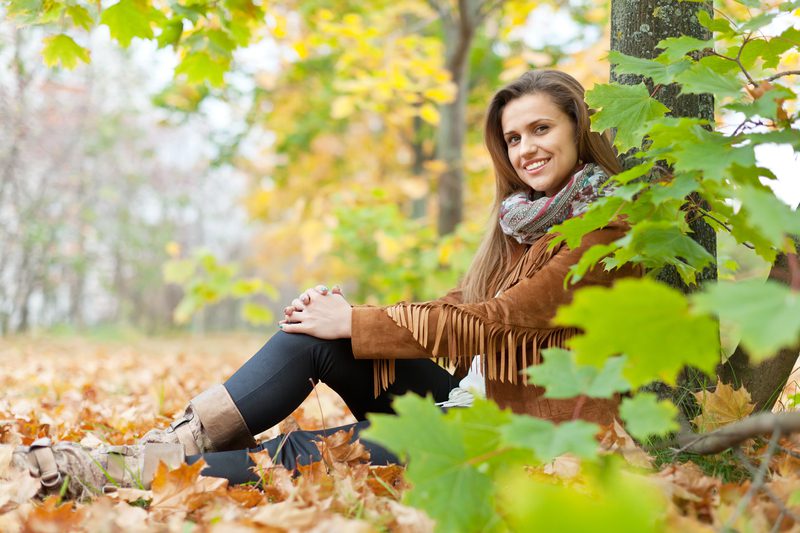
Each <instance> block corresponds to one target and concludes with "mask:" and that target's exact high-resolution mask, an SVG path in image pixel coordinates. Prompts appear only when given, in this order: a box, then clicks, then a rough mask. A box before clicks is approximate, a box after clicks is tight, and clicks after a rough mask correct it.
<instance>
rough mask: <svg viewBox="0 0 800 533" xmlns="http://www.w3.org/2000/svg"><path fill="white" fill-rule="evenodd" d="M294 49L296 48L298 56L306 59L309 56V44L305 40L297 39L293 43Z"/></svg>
mask: <svg viewBox="0 0 800 533" xmlns="http://www.w3.org/2000/svg"><path fill="white" fill-rule="evenodd" d="M292 49H294V51H295V53H296V54H297V57H298V58H300V59H306V58H307V57H308V46H306V43H304V42H303V41H297V42H296V43H294V44H293V45H292Z"/></svg>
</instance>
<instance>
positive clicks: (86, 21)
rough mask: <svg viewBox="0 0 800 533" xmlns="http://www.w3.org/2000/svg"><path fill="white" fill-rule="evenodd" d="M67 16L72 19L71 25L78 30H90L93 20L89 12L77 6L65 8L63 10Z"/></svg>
mask: <svg viewBox="0 0 800 533" xmlns="http://www.w3.org/2000/svg"><path fill="white" fill-rule="evenodd" d="M65 11H66V13H67V15H69V18H71V19H72V23H73V24H75V26H78V27H79V28H83V29H84V30H90V29H92V25H93V24H94V18H92V15H90V14H89V12H88V11H87V10H86V9H85V8H84V7H81V6H79V5H73V6H67V7H66V8H65Z"/></svg>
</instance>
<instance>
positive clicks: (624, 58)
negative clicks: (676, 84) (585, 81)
mask: <svg viewBox="0 0 800 533" xmlns="http://www.w3.org/2000/svg"><path fill="white" fill-rule="evenodd" d="M608 60H609V61H610V62H611V63H612V64H613V65H615V66H614V71H615V72H617V73H622V74H641V75H642V76H645V77H647V78H650V79H652V80H653V82H654V83H662V84H667V83H672V82H673V81H675V76H676V75H677V74H679V73H681V72H683V71H684V70H686V69H687V68H689V67H691V66H692V63H691V62H690V61H686V60H679V59H678V60H666V59H664V60H659V58H656V59H655V60H653V59H644V58H641V57H635V56H629V55H625V54H623V53H622V52H617V51H616V50H612V51H611V52H609V53H608Z"/></svg>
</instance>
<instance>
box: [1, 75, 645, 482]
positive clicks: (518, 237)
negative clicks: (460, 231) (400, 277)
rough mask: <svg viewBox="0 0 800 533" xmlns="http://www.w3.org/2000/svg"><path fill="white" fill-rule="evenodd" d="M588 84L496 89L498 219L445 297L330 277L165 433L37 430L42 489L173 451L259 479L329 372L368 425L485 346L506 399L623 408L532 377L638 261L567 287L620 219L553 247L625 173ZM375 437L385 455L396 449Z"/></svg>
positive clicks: (296, 454)
mask: <svg viewBox="0 0 800 533" xmlns="http://www.w3.org/2000/svg"><path fill="white" fill-rule="evenodd" d="M583 93H584V91H583V87H581V85H580V84H579V83H578V82H577V81H576V80H575V79H574V78H572V77H571V76H569V75H567V74H564V73H562V72H558V71H553V70H541V71H533V72H529V73H527V74H525V75H523V76H522V77H521V78H520V79H518V80H517V81H515V82H513V83H511V84H510V85H508V86H507V87H505V88H503V89H502V90H500V91H499V92H498V93H497V94H496V95H495V97H494V98H493V100H492V102H491V105H490V106H489V110H488V113H487V118H486V129H485V140H486V145H487V147H488V149H489V152H490V154H491V157H492V162H493V164H494V169H495V175H496V198H495V202H494V205H493V210H492V213H493V216H492V221H493V223H492V225H491V228H490V230H489V231H488V233H487V235H486V237H485V239H484V240H483V243H482V245H481V246H480V249H479V250H478V253H477V255H476V257H475V259H474V261H473V263H472V266H471V267H470V269H469V272H468V273H467V275H466V277H465V278H464V280H463V282H462V284H461V286H460V287H459V288H458V289H457V290H454V291H451V292H450V293H448V294H447V295H446V296H445V297H443V298H441V299H439V300H434V301H431V302H424V303H399V304H397V305H394V306H391V307H387V308H381V307H372V306H355V307H351V306H350V304H349V303H347V301H346V300H345V299H344V297H343V296H342V294H341V292H340V291H328V290H327V289H326V288H324V287H321V286H320V287H317V290H309V291H306V292H305V293H303V294H302V295H301V296H300V297H299V298H297V299H296V300H294V301H293V302H292V305H290V306H289V307H287V308H286V309H285V318H284V320H283V321H281V323H280V326H281V329H282V332H279V333H278V334H276V335H275V336H273V337H272V338H271V339H270V340H269V341H268V342H267V344H266V345H265V346H264V347H263V348H262V349H261V350H260V351H259V352H258V353H256V354H255V355H254V356H253V357H252V358H251V359H250V360H249V361H248V362H247V363H245V364H244V366H242V367H241V368H240V369H239V370H238V371H237V372H236V373H235V374H234V375H233V376H231V378H230V379H229V380H228V381H226V382H225V384H224V385H217V386H215V387H212V388H211V389H209V390H207V391H205V392H203V393H202V394H200V395H199V396H197V397H196V398H194V399H193V400H192V401H191V402H190V404H189V406H188V407H187V409H186V412H185V413H184V415H183V416H182V417H181V418H179V419H177V420H176V421H175V422H173V423H172V424H171V425H170V427H169V428H168V429H167V430H165V431H153V432H150V433H149V434H148V435H146V436H145V438H144V439H143V441H145V442H148V443H150V444H147V445H145V446H144V447H142V446H128V447H111V448H104V449H101V450H99V451H94V452H92V456H93V457H92V458H90V459H87V458H88V457H89V454H88V453H87V452H86V451H84V450H83V449H81V448H79V447H77V446H75V445H70V444H59V445H50V443H49V442H38V443H34V445H33V446H32V447H31V448H25V449H21V450H19V451H17V452H15V457H16V459H15V461H16V462H17V463H18V464H20V465H22V466H23V467H27V468H28V469H29V470H30V472H31V473H32V474H33V475H34V476H35V477H39V478H40V479H41V481H42V486H43V491H48V490H57V488H58V486H59V483H58V480H59V479H60V476H61V474H66V473H70V474H71V479H72V481H70V484H69V492H70V494H73V495H79V494H80V493H82V492H83V493H85V492H87V491H89V490H91V489H92V488H93V487H94V488H97V487H99V486H100V487H101V486H103V485H105V484H106V477H107V476H106V475H105V473H103V472H101V471H100V469H99V468H98V466H97V463H99V464H100V465H102V466H103V467H104V468H105V470H107V471H109V473H110V474H112V475H114V477H116V475H117V474H121V475H122V476H123V477H124V475H125V474H126V473H130V472H136V473H141V475H142V478H143V479H144V480H145V481H146V478H147V477H148V476H151V474H152V470H153V468H154V465H155V464H157V460H158V459H164V458H168V459H170V460H171V461H172V462H173V463H174V462H180V461H181V460H184V456H188V459H187V460H188V461H190V462H193V461H195V460H197V458H198V457H200V455H199V454H204V455H203V457H204V459H205V460H206V461H207V462H208V464H209V467H207V468H206V470H205V471H204V474H206V475H215V476H220V477H226V478H228V479H230V480H231V481H232V482H242V481H249V480H252V479H257V478H255V476H254V474H253V473H252V472H251V471H250V469H249V467H250V466H251V462H250V460H249V457H248V455H247V448H251V449H252V448H255V447H256V443H255V442H254V440H253V437H252V436H253V435H255V434H258V433H260V432H261V431H263V430H265V429H267V428H269V427H271V426H273V425H274V424H276V423H278V422H279V421H280V420H282V419H283V418H284V417H286V416H287V415H289V414H290V413H291V412H292V411H293V410H294V409H295V408H296V407H297V406H298V405H299V404H300V402H301V401H302V400H303V399H304V398H305V397H306V396H307V395H308V393H309V392H310V390H311V388H312V385H313V383H315V382H317V381H324V382H325V383H326V384H328V385H329V386H330V387H331V388H333V389H334V390H335V391H337V392H338V393H339V394H340V395H341V396H342V398H343V399H344V401H345V402H346V403H347V405H348V407H349V408H350V409H351V411H352V412H353V414H354V415H355V417H356V419H358V420H359V423H358V424H355V430H356V431H355V434H356V435H357V433H358V430H360V429H361V428H363V427H365V425H366V422H365V417H366V414H367V413H370V412H391V409H390V403H391V399H392V397H393V396H394V395H398V394H402V393H405V392H408V391H413V392H416V393H418V394H432V395H433V397H434V398H435V399H436V401H444V400H446V399H447V398H448V395H449V393H450V391H451V390H453V389H454V388H455V387H456V385H457V380H456V378H454V377H453V376H452V375H450V374H449V373H448V372H447V371H445V370H444V369H443V368H442V367H441V366H439V365H437V364H436V363H435V362H434V361H432V360H431V359H432V358H441V359H448V360H450V361H451V362H455V363H459V364H462V366H469V362H470V361H471V359H472V357H473V356H474V355H476V354H477V355H480V361H481V369H482V372H483V374H484V375H485V376H486V378H487V383H486V390H487V395H488V396H489V397H490V398H493V399H494V400H496V401H497V402H498V403H499V404H500V406H501V407H508V408H511V409H512V410H513V411H515V412H518V413H528V414H532V415H535V416H540V417H545V418H549V419H551V420H557V421H558V420H564V419H568V418H570V417H572V416H573V412H577V411H578V410H579V411H580V415H581V417H582V418H586V419H589V420H594V421H599V422H608V421H610V420H611V418H612V417H613V415H614V413H615V410H616V405H615V404H614V403H613V402H611V401H600V400H598V401H592V400H590V401H588V402H586V403H585V404H583V405H582V406H580V407H579V408H578V409H576V404H575V402H574V401H567V400H555V401H554V400H545V399H544V398H542V393H543V391H542V389H540V388H539V387H534V386H528V385H527V384H526V383H525V380H524V378H523V377H521V376H520V371H521V370H522V369H524V368H526V367H527V366H529V365H531V364H537V363H538V362H540V360H541V359H540V351H541V350H542V349H543V348H546V347H551V346H563V344H564V342H565V340H566V339H567V338H568V337H569V336H570V335H572V334H574V333H575V332H574V330H571V329H567V328H559V327H554V326H553V325H552V324H551V322H550V321H551V319H552V318H553V316H554V315H555V312H556V309H557V308H558V307H559V306H560V305H562V304H565V303H567V302H569V301H570V299H571V297H572V291H573V290H574V289H575V288H576V287H580V286H583V285H589V284H594V285H597V284H600V285H610V284H611V283H612V282H613V280H614V279H616V278H618V277H620V276H626V275H633V274H635V272H634V271H633V270H632V269H621V270H617V271H614V272H606V271H604V270H603V269H602V268H596V269H594V270H593V271H591V272H589V273H588V274H587V275H585V276H584V277H583V278H582V280H581V281H580V283H578V284H577V285H574V286H572V287H570V288H569V289H565V288H564V279H565V276H566V274H567V272H568V270H569V268H570V266H572V265H574V264H575V263H577V261H578V260H579V259H580V257H581V254H582V253H583V252H584V251H585V250H586V249H587V248H589V247H590V246H592V245H594V244H601V243H609V242H611V241H614V240H616V239H618V238H620V237H621V236H622V235H623V234H624V232H625V230H626V227H625V225H624V224H623V223H620V222H617V223H613V224H611V225H609V226H607V227H605V228H602V229H600V230H597V231H594V232H592V233H590V234H589V235H587V236H586V237H585V238H584V240H583V242H582V243H581V245H580V246H579V247H578V248H576V249H569V248H568V247H566V245H564V244H560V245H557V246H555V247H553V248H550V247H549V245H550V243H551V240H552V234H548V233H547V231H548V229H549V228H551V227H552V226H553V225H555V224H558V223H560V222H562V221H564V220H566V219H567V218H569V217H572V216H576V215H579V214H580V213H582V212H583V211H584V210H585V209H586V208H587V206H588V203H589V202H591V201H592V200H594V199H596V198H597V197H599V196H600V195H602V194H603V190H602V185H603V184H604V183H605V181H606V180H607V179H608V176H610V175H613V174H615V173H617V172H619V171H620V167H619V163H618V162H617V159H616V156H615V154H614V151H613V149H612V147H611V145H610V144H609V142H608V141H607V139H605V138H604V137H603V136H601V135H599V134H597V133H593V132H591V131H590V128H589V110H588V108H587V106H586V104H585V103H584V100H583ZM337 429H340V428H334V429H332V430H329V431H335V430H337ZM315 435H316V433H315V432H294V433H292V434H291V435H290V436H289V437H288V438H286V439H282V438H278V439H274V440H272V441H269V442H266V443H263V444H261V445H260V446H259V449H268V450H270V452H271V453H272V454H273V456H274V457H276V461H280V462H282V463H283V464H285V465H286V466H287V467H289V468H293V467H294V466H295V459H297V458H299V459H300V460H301V461H308V460H312V459H315V458H318V453H317V450H316V447H315V446H314V445H313V437H314V436H315ZM154 442H157V443H161V444H152V443H154ZM366 444H367V445H368V447H369V448H370V451H371V454H372V460H373V463H381V462H389V461H396V458H394V457H393V456H392V455H391V454H389V453H388V452H387V451H386V450H383V449H381V448H380V447H378V446H375V445H371V444H369V443H366ZM226 450H229V451H226ZM212 452H216V453H212Z"/></svg>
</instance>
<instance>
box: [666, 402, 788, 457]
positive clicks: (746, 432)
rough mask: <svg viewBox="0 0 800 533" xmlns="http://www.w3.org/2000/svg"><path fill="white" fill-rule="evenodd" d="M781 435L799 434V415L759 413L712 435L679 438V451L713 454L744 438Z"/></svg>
mask: <svg viewBox="0 0 800 533" xmlns="http://www.w3.org/2000/svg"><path fill="white" fill-rule="evenodd" d="M776 432H780V433H781V434H782V435H788V434H790V433H797V432H800V412H794V413H761V414H758V415H753V416H750V417H747V418H745V419H744V420H739V421H738V422H734V423H732V424H728V425H727V426H725V427H722V428H720V429H718V430H716V431H712V432H711V433H705V434H703V435H697V434H695V433H683V434H681V435H678V444H679V445H680V446H681V448H680V450H678V451H679V452H689V453H696V454H698V455H713V454H715V453H719V452H721V451H723V450H727V449H728V448H730V447H731V446H735V445H737V444H739V443H741V442H744V441H746V440H747V439H750V438H753V437H758V436H760V435H766V434H768V433H772V434H773V435H774V434H775V433H776Z"/></svg>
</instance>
